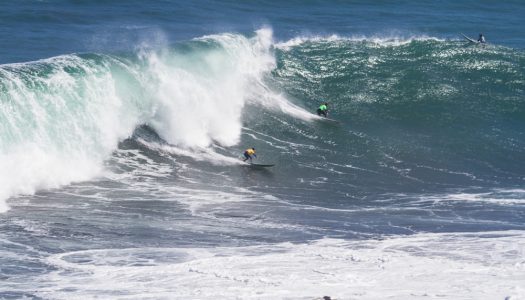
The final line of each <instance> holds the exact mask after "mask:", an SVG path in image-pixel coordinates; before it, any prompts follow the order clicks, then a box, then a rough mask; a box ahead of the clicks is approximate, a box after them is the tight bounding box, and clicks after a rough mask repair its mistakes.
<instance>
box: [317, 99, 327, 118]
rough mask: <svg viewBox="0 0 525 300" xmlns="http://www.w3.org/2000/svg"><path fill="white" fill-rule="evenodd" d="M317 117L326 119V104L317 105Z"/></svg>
mask: <svg viewBox="0 0 525 300" xmlns="http://www.w3.org/2000/svg"><path fill="white" fill-rule="evenodd" d="M317 115H318V116H321V115H323V116H324V117H325V118H326V117H328V102H325V103H323V104H321V105H319V108H318V109H317Z"/></svg>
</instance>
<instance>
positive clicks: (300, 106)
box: [0, 29, 525, 211]
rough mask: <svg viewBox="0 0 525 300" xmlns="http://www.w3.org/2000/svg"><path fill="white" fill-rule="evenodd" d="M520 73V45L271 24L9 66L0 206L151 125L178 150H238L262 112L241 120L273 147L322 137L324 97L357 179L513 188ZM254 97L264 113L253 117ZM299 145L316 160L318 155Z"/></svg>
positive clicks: (519, 136)
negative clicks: (277, 35)
mask: <svg viewBox="0 0 525 300" xmlns="http://www.w3.org/2000/svg"><path fill="white" fill-rule="evenodd" d="M524 74H525V58H524V55H523V53H521V52H519V51H515V50H513V49H508V48H503V47H498V46H495V45H488V46H486V47H472V46H468V45H466V44H464V43H463V42H461V41H457V40H452V41H450V40H449V41H447V40H442V39H436V38H431V37H409V38H396V37H394V38H391V37H389V38H376V37H371V38H361V37H359V38H342V37H338V36H330V37H315V38H303V37H298V38H295V39H292V40H290V41H286V42H280V43H275V42H274V41H273V37H272V32H271V30H269V29H261V30H258V31H257V32H256V34H255V35H254V36H252V37H245V36H242V35H239V34H220V35H213V36H206V37H202V38H198V39H194V40H191V41H187V42H184V43H179V44H175V45H166V46H165V47H161V48H160V49H158V48H157V49H148V48H141V49H139V50H137V51H136V53H133V54H122V55H105V54H71V55H64V56H60V57H54V58H50V59H46V60H41V61H37V62H30V63H21V64H10V65H3V66H1V67H0V88H1V90H2V94H1V95H0V101H1V102H0V105H1V106H0V130H1V132H0V182H1V187H0V201H1V202H0V211H5V210H6V209H7V206H6V204H5V202H4V201H5V200H6V199H7V198H9V197H11V196H14V195H18V194H27V193H33V192H35V191H36V190H38V189H42V188H53V187H58V186H61V185H64V184H68V183H70V182H73V181H82V180H87V179H89V178H93V177H94V176H97V175H98V174H100V173H101V171H102V170H103V168H104V162H105V161H106V160H107V159H108V157H110V155H111V153H112V152H113V151H114V150H115V149H117V148H118V145H119V142H120V141H122V140H124V139H126V138H128V137H130V136H131V135H132V134H133V132H134V131H135V130H136V128H137V127H138V126H141V125H143V124H146V125H148V126H149V127H151V128H152V129H153V130H154V131H155V132H156V133H157V134H158V135H159V136H160V137H161V138H162V139H163V140H165V141H166V142H168V143H169V144H171V145H173V146H175V147H179V148H180V149H183V150H181V152H177V153H176V154H181V153H192V152H194V151H202V150H203V149H207V148H208V147H209V146H211V145H220V146H223V147H234V146H235V145H237V144H238V143H239V141H240V139H241V134H242V132H243V120H244V121H246V120H245V119H246V118H248V119H250V120H252V121H253V120H257V118H259V119H260V118H261V116H260V114H259V113H260V112H261V109H264V110H268V111H269V112H270V113H271V114H272V113H273V114H274V116H275V118H279V121H278V122H270V121H269V122H264V121H260V120H259V121H255V122H253V128H247V127H245V129H246V130H248V131H249V132H251V131H250V130H255V131H254V133H257V134H261V133H264V134H266V135H268V136H269V138H271V139H275V141H276V142H277V144H278V143H280V142H283V139H289V138H290V136H291V135H290V134H289V133H287V131H290V130H292V131H294V130H295V131H296V132H299V134H298V135H296V136H295V137H293V138H298V139H300V140H293V141H291V142H292V143H298V144H305V145H306V144H308V143H311V142H312V141H313V140H316V141H317V140H318V138H319V137H318V136H316V135H317V134H318V133H317V132H315V130H316V129H315V128H313V129H312V128H308V126H312V125H308V124H311V123H306V125H305V123H302V122H304V121H305V120H307V121H309V120H314V119H315V118H316V117H315V116H313V115H312V114H310V113H309V112H308V111H312V110H313V108H315V106H316V105H317V103H318V102H319V101H321V100H329V102H330V106H331V108H332V111H333V116H334V117H335V118H338V119H340V120H341V121H343V124H344V125H343V126H344V127H345V128H349V129H350V131H349V132H348V131H345V132H344V133H343V132H341V131H336V133H329V140H328V141H327V143H329V144H331V145H335V146H336V148H335V150H333V151H335V156H337V157H338V158H339V160H340V161H334V162H330V163H333V165H335V166H338V167H341V168H346V166H349V165H350V166H351V168H352V169H355V170H366V176H367V177H366V178H365V177H363V176H360V177H359V178H358V179H356V181H355V182H352V183H351V184H350V186H365V185H371V184H372V183H373V184H374V185H379V187H380V188H382V189H384V190H388V189H389V186H392V184H393V185H405V184H406V182H407V181H405V180H408V182H410V183H411V184H414V183H415V184H416V185H418V184H421V185H423V184H424V183H431V184H434V185H446V184H449V183H451V182H455V181H457V178H459V177H461V178H464V179H465V178H466V179H467V180H470V182H471V183H472V182H478V183H479V182H498V181H499V182H501V181H505V180H508V181H509V182H510V184H511V185H516V184H519V183H520V182H522V180H523V175H524V174H523V170H522V168H521V167H520V165H519V164H517V163H516V162H517V161H523V159H524V158H525V155H524V152H523V149H524V146H525V145H524V142H523V141H524V140H525V139H524V135H525V124H524V123H525V110H524V107H525V106H524V103H523V102H524V97H523V96H524V90H525V87H524V86H525V81H524V79H523V78H524ZM247 106H254V107H256V109H255V110H252V113H249V114H247V113H246V112H247V110H246V107H247ZM305 126H306V129H304V128H305ZM248 127H250V126H248ZM303 130H304V132H303ZM324 130H325V129H324ZM325 133H326V130H325ZM281 135H282V136H281ZM293 138H292V139H293ZM268 144H269V145H270V146H271V147H276V152H278V151H279V150H278V149H279V146H275V145H274V144H271V143H268ZM291 147H292V148H294V147H295V146H291ZM295 148H296V147H295ZM312 149H314V150H315V149H318V148H316V147H313V148H312ZM292 150H293V151H297V150H294V149H292ZM292 150H291V151H292ZM330 151H332V150H330ZM301 154H302V155H303V158H302V159H306V160H309V161H310V162H315V161H316V160H318V158H317V157H318V155H319V154H318V153H317V152H316V151H311V153H308V152H306V151H303V152H302V153H301ZM309 154H311V155H310V156H308V155H309ZM190 156H191V155H190ZM215 158H216V157H215ZM306 164H307V163H305V164H301V163H300V164H299V166H303V167H304V166H305V165H306ZM316 168H317V167H316ZM294 169H295V168H294ZM332 170H333V168H332ZM296 171H297V174H296V175H299V173H300V172H301V169H297V170H296ZM387 171H391V172H392V173H395V174H397V175H398V176H399V177H392V176H390V177H388V176H389V175H388V172H387ZM319 172H321V171H319ZM374 174H375V175H374ZM385 174H386V175H385ZM293 176H295V175H293V174H291V177H293ZM319 176H321V177H322V174H320V175H319ZM385 176H386V177H388V178H385ZM445 177H446V178H445ZM362 178H365V179H362ZM337 180H346V181H351V180H353V179H351V178H350V179H348V178H346V179H343V178H338V179H337ZM359 180H361V181H359ZM387 181H390V185H388V184H383V185H382V183H384V182H387ZM392 181H396V182H394V183H392ZM467 184H468V182H467Z"/></svg>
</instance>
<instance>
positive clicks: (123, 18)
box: [0, 0, 525, 63]
mask: <svg viewBox="0 0 525 300" xmlns="http://www.w3.org/2000/svg"><path fill="white" fill-rule="evenodd" d="M524 13H525V8H524V7H523V4H522V3H521V1H505V2H503V3H499V2H496V1H460V2H457V3H456V2H452V1H451V2H448V1H447V2H445V3H441V2H436V3H418V2H415V1H396V2H392V1H374V2H369V1H284V2H279V1H199V3H191V2H190V3H186V2H183V1H150V2H149V3H148V4H144V3H143V2H142V1H126V2H113V3H107V1H29V0H24V1H17V2H16V3H12V2H3V3H1V4H0V14H1V15H0V25H1V29H0V30H1V31H0V33H1V34H0V38H1V40H0V42H1V43H2V45H3V47H2V49H1V52H0V62H2V63H14V62H22V61H30V60H36V59H41V58H46V57H51V56H57V55H61V54H67V53H72V52H104V53H106V52H109V51H111V52H114V51H120V50H124V51H125V50H130V49H134V48H135V47H136V46H137V43H140V42H142V41H155V36H156V35H158V34H161V35H163V36H164V37H166V38H167V39H168V41H169V42H176V41H181V40H187V39H191V38H194V37H198V36H202V35H206V34H213V33H223V32H239V33H242V34H250V33H251V32H253V31H254V30H255V29H257V28H260V27H261V26H264V25H268V26H271V27H272V28H273V30H274V33H275V37H276V38H277V39H279V40H287V39H290V38H293V37H296V36H302V35H327V34H328V35H329V34H339V35H342V36H360V35H364V36H376V35H377V36H391V35H392V36H398V35H399V36H411V35H428V36H433V37H439V38H447V39H457V38H459V33H461V32H463V33H465V34H467V35H471V36H474V37H476V36H477V34H478V33H479V32H483V33H484V34H485V36H486V37H487V39H488V40H489V42H493V43H496V44H499V45H504V46H509V47H513V48H521V49H523V45H524V44H525V40H524V38H523V36H524V34H523V27H524V26H523V25H524V24H523V23H524V22H523V18H522V17H521V16H522V15H523V14H524Z"/></svg>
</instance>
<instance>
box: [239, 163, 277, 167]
mask: <svg viewBox="0 0 525 300" xmlns="http://www.w3.org/2000/svg"><path fill="white" fill-rule="evenodd" d="M245 166H247V167H252V168H269V167H273V166H275V165H274V164H254V163H251V164H245Z"/></svg>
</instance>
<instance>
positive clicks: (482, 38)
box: [478, 33, 485, 44]
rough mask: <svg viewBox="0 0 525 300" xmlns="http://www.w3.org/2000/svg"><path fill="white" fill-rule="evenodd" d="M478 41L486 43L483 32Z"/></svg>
mask: <svg viewBox="0 0 525 300" xmlns="http://www.w3.org/2000/svg"><path fill="white" fill-rule="evenodd" d="M478 43H482V44H484V43H485V37H484V36H483V33H480V34H479V37H478Z"/></svg>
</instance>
